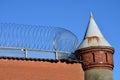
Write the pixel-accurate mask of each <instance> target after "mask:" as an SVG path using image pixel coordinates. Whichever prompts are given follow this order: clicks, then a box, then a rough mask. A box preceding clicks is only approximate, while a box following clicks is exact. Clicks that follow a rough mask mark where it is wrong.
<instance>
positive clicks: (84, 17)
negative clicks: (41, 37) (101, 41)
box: [0, 0, 120, 80]
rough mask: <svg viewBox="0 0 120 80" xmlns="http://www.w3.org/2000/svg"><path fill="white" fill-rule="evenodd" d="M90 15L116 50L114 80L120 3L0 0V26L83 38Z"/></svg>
mask: <svg viewBox="0 0 120 80" xmlns="http://www.w3.org/2000/svg"><path fill="white" fill-rule="evenodd" d="M90 12H92V13H93V16H94V18H95V20H96V23H97V24H98V26H99V28H100V29H101V31H102V33H103V35H104V36H105V38H106V39H107V40H108V41H109V42H110V43H111V45H112V46H113V47H114V48H115V53H114V61H115V67H114V70H113V75H114V79H115V80H118V79H120V76H119V72H120V63H119V61H120V58H119V56H120V53H119V51H120V40H119V39H120V36H119V34H120V1H119V0H99V1H98V0H0V23H1V22H3V23H17V24H33V25H34V24H39V25H43V26H55V27H62V28H66V29H68V30H70V31H72V32H73V33H74V34H75V35H77V37H78V39H79V42H80V41H81V40H82V39H83V36H84V33H85V30H86V28H87V24H88V21H89V15H90Z"/></svg>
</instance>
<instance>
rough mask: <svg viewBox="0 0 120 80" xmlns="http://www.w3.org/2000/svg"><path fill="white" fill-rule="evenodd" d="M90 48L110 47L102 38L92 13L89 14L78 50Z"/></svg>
mask: <svg viewBox="0 0 120 80" xmlns="http://www.w3.org/2000/svg"><path fill="white" fill-rule="evenodd" d="M90 46H110V47H111V45H110V44H109V42H108V41H107V40H106V39H105V38H104V36H103V35H102V33H101V31H100V29H99V28H98V25H97V24H96V22H95V20H94V18H93V15H92V13H91V14H90V20H89V23H88V27H87V30H86V33H85V36H84V39H83V41H82V43H81V44H80V45H79V47H78V49H81V48H86V47H90Z"/></svg>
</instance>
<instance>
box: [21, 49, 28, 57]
mask: <svg viewBox="0 0 120 80" xmlns="http://www.w3.org/2000/svg"><path fill="white" fill-rule="evenodd" d="M22 50H23V51H24V54H25V58H27V49H22Z"/></svg>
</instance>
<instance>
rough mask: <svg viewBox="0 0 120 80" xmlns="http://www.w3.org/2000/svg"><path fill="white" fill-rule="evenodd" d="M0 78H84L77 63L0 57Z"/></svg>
mask: <svg viewBox="0 0 120 80" xmlns="http://www.w3.org/2000/svg"><path fill="white" fill-rule="evenodd" d="M0 80H84V74H83V70H82V67H81V65H80V64H79V63H74V64H67V63H65V62H64V63H62V62H57V63H55V62H53V63H51V62H47V61H46V62H43V61H26V60H9V59H0Z"/></svg>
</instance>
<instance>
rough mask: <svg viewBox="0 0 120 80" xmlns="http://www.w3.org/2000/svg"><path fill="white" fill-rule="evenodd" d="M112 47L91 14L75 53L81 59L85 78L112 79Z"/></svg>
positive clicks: (88, 79) (86, 79) (87, 79)
mask: <svg viewBox="0 0 120 80" xmlns="http://www.w3.org/2000/svg"><path fill="white" fill-rule="evenodd" d="M113 53H114V49H113V48H112V46H111V45H110V44H109V43H108V41H107V40H106V39H105V38H104V36H103V35H102V33H101V31H100V30H99V28H98V26H97V24H96V22H95V21H94V18H93V16H92V14H91V15H90V21H89V24H88V28H87V31H86V34H85V36H84V39H83V41H82V43H81V44H80V46H79V47H78V49H77V50H76V52H75V55H76V57H77V58H78V59H80V60H82V61H83V63H82V67H83V70H84V71H85V80H113V76H112V70H113V67H114V63H113Z"/></svg>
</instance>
